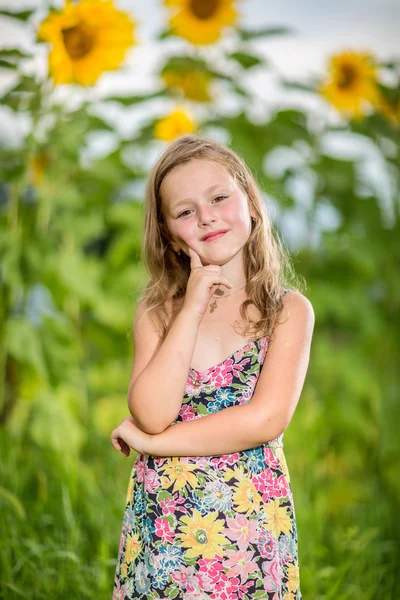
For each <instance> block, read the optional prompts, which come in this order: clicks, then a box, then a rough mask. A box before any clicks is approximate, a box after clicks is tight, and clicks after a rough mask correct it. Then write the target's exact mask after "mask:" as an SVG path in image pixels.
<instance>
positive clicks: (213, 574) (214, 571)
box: [199, 554, 224, 585]
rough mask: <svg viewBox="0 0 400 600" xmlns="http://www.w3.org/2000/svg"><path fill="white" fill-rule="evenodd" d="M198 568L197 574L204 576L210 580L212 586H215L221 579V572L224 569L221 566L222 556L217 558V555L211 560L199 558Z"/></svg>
mask: <svg viewBox="0 0 400 600" xmlns="http://www.w3.org/2000/svg"><path fill="white" fill-rule="evenodd" d="M199 566H200V569H199V572H200V573H204V574H206V575H207V576H208V577H209V578H210V579H211V583H212V584H213V585H215V584H216V582H217V581H218V580H219V578H220V577H221V572H223V571H224V567H223V566H222V556H219V555H218V554H216V555H215V558H212V559H206V558H201V559H200V560H199Z"/></svg>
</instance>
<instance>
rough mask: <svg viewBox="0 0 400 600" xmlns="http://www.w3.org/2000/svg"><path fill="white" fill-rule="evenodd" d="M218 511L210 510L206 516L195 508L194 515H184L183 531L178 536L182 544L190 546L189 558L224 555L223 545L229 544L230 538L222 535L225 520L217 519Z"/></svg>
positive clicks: (187, 553)
mask: <svg viewBox="0 0 400 600" xmlns="http://www.w3.org/2000/svg"><path fill="white" fill-rule="evenodd" d="M217 516H218V512H217V511H215V512H210V513H208V514H206V515H204V516H202V515H201V513H200V512H199V511H198V510H196V509H195V510H194V511H193V514H192V515H189V516H184V517H182V518H181V522H182V523H185V524H186V525H181V530H182V532H183V533H181V534H178V535H177V537H179V538H180V539H181V543H182V546H183V547H185V548H188V550H187V552H186V556H187V558H194V557H196V556H199V555H201V556H203V557H204V558H206V559H207V558H214V556H215V554H218V555H219V556H222V553H223V552H222V548H221V546H226V545H227V544H229V540H228V539H227V538H226V537H225V536H224V535H222V531H223V530H224V528H225V522H224V521H223V520H222V519H217Z"/></svg>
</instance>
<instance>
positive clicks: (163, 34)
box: [156, 29, 175, 40]
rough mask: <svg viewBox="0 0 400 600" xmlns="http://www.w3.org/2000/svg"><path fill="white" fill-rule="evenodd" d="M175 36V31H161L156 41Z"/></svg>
mask: <svg viewBox="0 0 400 600" xmlns="http://www.w3.org/2000/svg"><path fill="white" fill-rule="evenodd" d="M174 35H175V32H174V30H173V29H164V30H162V31H160V33H159V34H158V35H156V40H165V39H166V38H169V37H171V36H174Z"/></svg>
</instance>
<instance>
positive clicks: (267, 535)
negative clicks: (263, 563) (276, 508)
mask: <svg viewBox="0 0 400 600" xmlns="http://www.w3.org/2000/svg"><path fill="white" fill-rule="evenodd" d="M277 543H278V542H277V540H276V538H275V537H274V536H273V535H272V531H270V530H269V529H266V528H262V529H261V531H260V535H259V538H258V540H257V547H258V552H259V553H260V556H262V557H263V558H267V559H268V560H272V559H273V557H274V556H275V553H276V551H277Z"/></svg>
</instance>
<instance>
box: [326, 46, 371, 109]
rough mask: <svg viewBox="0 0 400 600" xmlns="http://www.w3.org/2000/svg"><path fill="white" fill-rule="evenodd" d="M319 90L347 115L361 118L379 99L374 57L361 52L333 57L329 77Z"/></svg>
mask: <svg viewBox="0 0 400 600" xmlns="http://www.w3.org/2000/svg"><path fill="white" fill-rule="evenodd" d="M319 91H320V93H321V94H322V95H323V96H324V97H325V98H326V99H327V100H328V101H329V102H331V103H332V104H333V105H334V106H335V107H336V108H337V110H339V111H340V112H342V113H343V114H346V115H348V116H352V117H354V118H361V117H362V116H363V114H365V112H366V110H367V108H368V106H371V105H376V103H377V100H378V88H377V75H376V67H375V63H374V59H373V57H372V56H371V55H370V54H367V53H357V52H343V53H342V54H338V55H335V56H333V57H331V59H330V64H329V74H328V77H327V79H326V81H325V82H324V83H323V84H322V86H321V87H320V90H319Z"/></svg>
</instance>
